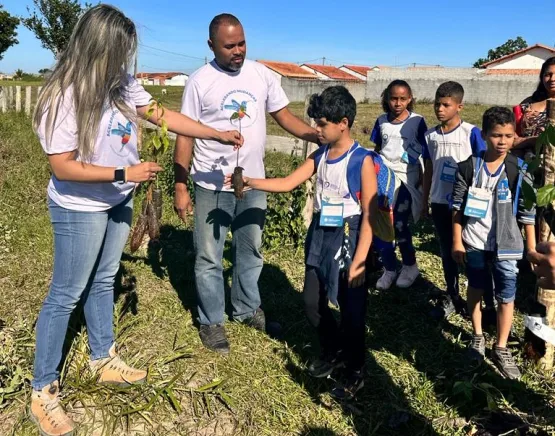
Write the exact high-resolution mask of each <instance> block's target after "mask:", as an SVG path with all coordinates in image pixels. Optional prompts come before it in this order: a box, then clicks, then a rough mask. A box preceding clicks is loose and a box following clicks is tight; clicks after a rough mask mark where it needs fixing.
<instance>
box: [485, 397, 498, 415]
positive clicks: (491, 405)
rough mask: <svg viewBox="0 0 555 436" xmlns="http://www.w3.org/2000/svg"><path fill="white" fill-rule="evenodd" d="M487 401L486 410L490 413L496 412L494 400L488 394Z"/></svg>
mask: <svg viewBox="0 0 555 436" xmlns="http://www.w3.org/2000/svg"><path fill="white" fill-rule="evenodd" d="M487 399H488V410H490V411H494V410H497V403H496V402H495V400H494V398H493V397H492V396H491V395H489V394H488V395H487Z"/></svg>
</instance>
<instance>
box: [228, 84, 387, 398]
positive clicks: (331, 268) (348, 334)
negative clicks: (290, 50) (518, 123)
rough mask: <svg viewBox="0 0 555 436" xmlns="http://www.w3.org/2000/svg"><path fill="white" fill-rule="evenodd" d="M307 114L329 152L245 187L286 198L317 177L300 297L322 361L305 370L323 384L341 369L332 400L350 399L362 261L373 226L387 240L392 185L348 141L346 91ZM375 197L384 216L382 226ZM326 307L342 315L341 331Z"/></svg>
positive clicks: (329, 95) (361, 357)
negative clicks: (335, 308) (315, 333)
mask: <svg viewBox="0 0 555 436" xmlns="http://www.w3.org/2000/svg"><path fill="white" fill-rule="evenodd" d="M308 115H309V116H310V117H311V118H313V119H314V121H315V122H316V130H317V132H318V135H319V138H318V139H319V140H320V143H322V144H327V145H324V146H322V147H320V148H319V149H318V150H317V151H315V152H314V153H312V154H311V155H310V156H309V157H308V159H307V160H306V161H305V162H304V163H303V164H302V165H301V166H300V167H299V168H297V169H296V170H295V171H294V172H293V173H292V174H290V175H289V176H287V177H284V178H279V179H252V178H247V177H245V178H244V182H245V185H246V186H247V187H248V188H253V189H259V190H263V191H267V192H289V191H292V190H293V189H295V188H296V187H297V186H299V185H301V184H302V183H304V182H305V181H306V180H308V179H310V178H311V177H312V176H313V175H314V174H316V175H317V181H316V188H315V196H314V211H315V213H314V216H313V219H312V223H311V225H310V228H309V229H308V234H307V237H306V243H305V264H306V271H305V283H304V291H303V297H304V302H305V310H306V313H307V316H308V319H309V321H310V323H311V324H312V325H313V326H314V327H316V328H317V330H318V338H319V342H320V348H321V351H322V354H321V357H320V358H319V359H316V360H315V361H314V362H312V363H311V364H310V366H309V369H308V370H309V373H310V374H311V375H312V376H314V377H327V376H328V375H330V374H331V373H332V372H333V371H334V370H335V369H337V368H339V367H343V366H345V367H346V372H345V377H344V379H343V382H342V383H338V385H337V386H336V387H335V388H334V389H333V390H332V392H331V394H332V395H333V396H334V397H335V398H337V399H351V398H353V397H354V396H355V394H356V392H357V391H358V390H359V389H361V388H362V387H363V386H364V377H363V375H364V372H363V368H364V361H365V350H366V347H365V317H366V302H367V287H366V285H365V262H366V257H367V255H368V251H369V249H370V245H371V243H372V234H373V231H372V227H373V226H372V225H371V221H372V224H373V223H374V221H376V223H378V224H377V227H379V228H380V229H382V228H385V229H386V231H385V234H387V233H390V234H393V227H392V221H391V219H390V211H389V210H388V206H389V202H387V201H385V200H384V198H383V197H385V196H387V195H389V194H391V195H392V193H393V188H394V179H393V180H392V177H391V175H390V177H389V178H388V177H387V175H388V174H385V172H386V171H388V170H387V167H385V165H380V158H379V156H378V155H377V154H375V153H373V152H370V151H368V150H366V149H364V148H363V147H361V146H360V145H359V144H358V143H357V142H356V141H355V140H353V139H352V137H351V133H350V131H351V127H352V125H353V122H354V119H355V115H356V101H355V99H354V98H353V96H352V95H351V94H350V93H349V91H348V90H347V89H346V88H345V87H343V86H333V87H330V88H327V89H326V90H324V91H323V92H322V93H321V94H320V95H317V94H314V95H313V96H312V97H311V99H310V106H309V108H308ZM374 159H376V160H374ZM376 170H378V172H379V176H378V178H380V179H382V180H385V182H384V183H382V189H381V190H380V189H378V186H377V177H376ZM384 171H385V172H384ZM388 179H389V182H390V183H389V184H388V183H387V180H388ZM227 180H228V182H229V181H230V178H229V177H228V179H227ZM380 196H381V197H382V198H381V202H382V209H383V211H382V212H384V213H382V214H381V215H380V216H381V219H380V218H379V217H378V215H379V213H378V205H379V202H380V199H379V198H378V197H380ZM380 223H381V224H380ZM329 302H331V303H333V304H334V305H336V306H337V305H338V306H339V308H340V313H341V327H339V326H338V325H337V323H336V321H335V318H334V316H333V313H332V311H331V309H330V307H329Z"/></svg>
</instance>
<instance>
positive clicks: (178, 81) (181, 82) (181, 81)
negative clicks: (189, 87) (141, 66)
mask: <svg viewBox="0 0 555 436" xmlns="http://www.w3.org/2000/svg"><path fill="white" fill-rule="evenodd" d="M188 78H189V76H187V75H186V74H181V75H180V76H174V77H172V78H171V79H166V80H165V85H166V86H185V83H187V79H188Z"/></svg>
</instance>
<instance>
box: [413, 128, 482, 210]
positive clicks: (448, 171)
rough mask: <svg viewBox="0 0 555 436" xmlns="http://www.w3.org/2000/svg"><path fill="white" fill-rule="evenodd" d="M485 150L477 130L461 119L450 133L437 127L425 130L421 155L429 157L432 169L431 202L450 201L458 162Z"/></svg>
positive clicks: (446, 202) (448, 202)
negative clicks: (424, 140)
mask: <svg viewBox="0 0 555 436" xmlns="http://www.w3.org/2000/svg"><path fill="white" fill-rule="evenodd" d="M485 149H486V144H485V143H484V140H483V139H482V136H481V133H480V129H478V127H475V126H473V125H472V124H470V123H467V122H464V121H462V122H461V123H460V124H459V125H458V126H457V127H456V128H455V129H453V130H451V131H450V132H442V131H441V127H440V126H436V127H434V128H432V129H430V130H428V131H427V132H426V143H425V144H424V150H423V152H422V157H423V158H424V159H430V160H431V161H432V166H433V168H434V172H433V176H432V189H431V192H430V196H431V201H432V203H439V204H450V203H451V199H452V197H453V183H454V179H455V174H456V172H457V164H458V163H459V162H463V161H465V160H466V159H468V158H469V157H470V156H471V155H475V156H477V155H478V153H479V152H481V151H484V150H485Z"/></svg>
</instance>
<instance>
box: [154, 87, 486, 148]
mask: <svg viewBox="0 0 555 436" xmlns="http://www.w3.org/2000/svg"><path fill="white" fill-rule="evenodd" d="M146 89H147V91H148V92H150V93H151V94H152V96H153V97H155V98H158V99H161V100H162V101H163V102H164V103H165V104H166V105H167V107H168V108H170V109H173V110H179V109H180V107H181V97H182V95H183V88H181V87H172V86H167V87H165V89H166V91H167V94H166V95H162V89H164V87H163V86H147V87H146ZM289 108H290V109H291V111H292V112H293V113H294V114H295V115H297V116H299V117H301V118H302V117H303V115H304V103H291V104H290V105H289ZM487 108H488V106H485V105H476V104H469V105H467V106H465V108H464V110H463V112H462V116H463V119H464V120H465V121H468V122H469V123H472V124H474V125H477V126H481V124H482V114H483V113H484V111H485V110H486V109H487ZM415 111H416V112H417V113H419V114H420V115H422V116H423V117H424V118H425V119H426V123H427V124H428V126H430V127H431V126H433V125H435V124H437V120H436V117H435V114H434V109H433V105H432V104H431V103H421V104H417V105H416V108H415ZM382 113H383V110H382V108H381V105H380V104H378V103H370V104H365V103H360V104H358V105H357V117H356V119H355V124H354V126H353V129H352V133H353V136H354V137H355V138H356V139H357V140H358V141H359V142H360V143H361V144H363V145H366V146H369V145H371V144H370V139H369V138H370V133H371V132H372V128H373V127H374V123H375V122H376V118H378V116H380V115H381V114H382ZM266 118H267V121H266V122H267V126H268V135H277V136H291V135H289V134H288V133H287V132H285V131H284V130H283V129H282V128H281V127H280V126H278V124H277V123H276V122H275V121H274V119H273V118H272V117H270V116H267V117H266Z"/></svg>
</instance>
